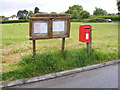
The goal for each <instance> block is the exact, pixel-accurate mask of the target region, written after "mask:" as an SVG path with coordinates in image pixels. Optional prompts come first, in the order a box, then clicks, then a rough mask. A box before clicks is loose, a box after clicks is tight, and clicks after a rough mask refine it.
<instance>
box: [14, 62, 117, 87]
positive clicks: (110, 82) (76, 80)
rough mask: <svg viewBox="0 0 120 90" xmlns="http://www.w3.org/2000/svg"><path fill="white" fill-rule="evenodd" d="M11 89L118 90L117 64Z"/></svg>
mask: <svg viewBox="0 0 120 90" xmlns="http://www.w3.org/2000/svg"><path fill="white" fill-rule="evenodd" d="M12 88H118V64H116V65H111V66H107V67H102V68H99V69H94V70H90V71H85V72H80V73H76V74H72V75H69V76H64V77H59V78H55V79H50V80H45V81H40V82H35V83H30V84H24V85H19V86H14V87H12Z"/></svg>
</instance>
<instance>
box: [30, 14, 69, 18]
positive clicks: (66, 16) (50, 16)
mask: <svg viewBox="0 0 120 90" xmlns="http://www.w3.org/2000/svg"><path fill="white" fill-rule="evenodd" d="M30 18H71V16H70V15H69V14H33V15H32V17H30Z"/></svg>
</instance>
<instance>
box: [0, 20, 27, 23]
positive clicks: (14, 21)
mask: <svg viewBox="0 0 120 90" xmlns="http://www.w3.org/2000/svg"><path fill="white" fill-rule="evenodd" d="M24 22H29V20H28V19H22V20H5V21H1V22H0V23H3V24H4V23H24Z"/></svg>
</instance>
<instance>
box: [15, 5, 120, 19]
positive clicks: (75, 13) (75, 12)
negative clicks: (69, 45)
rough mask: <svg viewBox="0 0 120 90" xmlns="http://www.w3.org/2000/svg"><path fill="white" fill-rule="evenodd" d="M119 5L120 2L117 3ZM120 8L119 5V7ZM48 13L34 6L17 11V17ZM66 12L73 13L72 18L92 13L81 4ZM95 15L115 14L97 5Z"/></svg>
mask: <svg viewBox="0 0 120 90" xmlns="http://www.w3.org/2000/svg"><path fill="white" fill-rule="evenodd" d="M117 5H118V6H119V3H117ZM118 8H119V7H118ZM36 13H39V14H48V13H47V12H40V9H39V8H38V7H35V8H34V11H31V10H30V11H27V10H19V11H18V12H17V17H18V18H19V19H27V18H29V17H30V16H31V15H32V14H36ZM64 13H66V14H71V17H72V19H87V18H89V17H90V13H89V12H88V11H86V10H84V9H83V7H82V6H81V5H73V6H70V7H69V8H68V10H67V11H65V12H64ZM50 14H57V12H50ZM93 15H96V16H104V15H113V14H109V13H107V11H106V10H103V9H102V8H97V7H95V10H94V11H93Z"/></svg>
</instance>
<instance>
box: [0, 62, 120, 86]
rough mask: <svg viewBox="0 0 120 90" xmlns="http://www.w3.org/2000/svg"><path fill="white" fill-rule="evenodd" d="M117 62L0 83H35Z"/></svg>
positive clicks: (9, 84)
mask: <svg viewBox="0 0 120 90" xmlns="http://www.w3.org/2000/svg"><path fill="white" fill-rule="evenodd" d="M117 63H120V60H114V61H109V62H105V63H100V64H95V65H91V66H87V67H81V68H77V69H72V70H67V71H62V72H56V73H51V74H47V75H43V76H37V77H32V78H27V79H20V80H15V81H11V82H6V83H2V85H0V88H4V87H10V86H14V85H20V84H27V83H33V82H37V81H43V80H48V79H53V78H57V77H61V76H66V75H70V74H75V73H79V72H83V71H88V70H93V69H97V68H101V67H105V66H108V65H113V64H117Z"/></svg>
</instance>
